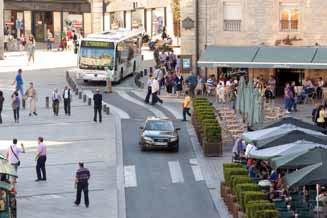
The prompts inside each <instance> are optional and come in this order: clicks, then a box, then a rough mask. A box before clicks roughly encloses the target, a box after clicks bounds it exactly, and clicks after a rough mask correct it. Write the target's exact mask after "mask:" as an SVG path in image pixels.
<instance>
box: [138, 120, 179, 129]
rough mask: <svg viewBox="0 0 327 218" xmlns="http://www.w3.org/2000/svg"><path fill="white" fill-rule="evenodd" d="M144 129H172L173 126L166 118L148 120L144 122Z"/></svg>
mask: <svg viewBox="0 0 327 218" xmlns="http://www.w3.org/2000/svg"><path fill="white" fill-rule="evenodd" d="M144 130H152V131H174V126H173V123H172V122H171V121H168V120H149V121H147V122H146V124H145V127H144Z"/></svg>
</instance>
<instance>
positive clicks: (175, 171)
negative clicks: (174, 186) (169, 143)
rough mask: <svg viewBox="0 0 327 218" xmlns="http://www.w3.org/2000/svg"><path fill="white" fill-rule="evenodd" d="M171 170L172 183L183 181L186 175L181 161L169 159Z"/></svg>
mask: <svg viewBox="0 0 327 218" xmlns="http://www.w3.org/2000/svg"><path fill="white" fill-rule="evenodd" d="M168 166H169V172H170V177H171V182H172V183H183V182H184V177H183V172H182V169H181V166H180V164H179V161H169V162H168Z"/></svg>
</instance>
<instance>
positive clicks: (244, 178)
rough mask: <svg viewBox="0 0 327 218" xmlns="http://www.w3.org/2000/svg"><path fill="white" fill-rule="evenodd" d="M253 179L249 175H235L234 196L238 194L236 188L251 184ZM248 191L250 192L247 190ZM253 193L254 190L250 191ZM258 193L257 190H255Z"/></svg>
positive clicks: (233, 183)
mask: <svg viewBox="0 0 327 218" xmlns="http://www.w3.org/2000/svg"><path fill="white" fill-rule="evenodd" d="M251 181H252V180H251V178H250V177H249V176H248V175H233V176H231V187H230V188H231V190H232V193H233V194H236V186H237V185H241V184H248V183H251ZM247 191H248V190H247ZM249 191H252V190H249ZM253 191H256V190H253Z"/></svg>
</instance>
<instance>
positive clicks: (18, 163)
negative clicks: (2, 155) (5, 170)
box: [10, 146, 20, 166]
mask: <svg viewBox="0 0 327 218" xmlns="http://www.w3.org/2000/svg"><path fill="white" fill-rule="evenodd" d="M10 149H11V152H12V153H13V154H14V155H15V157H16V159H17V160H18V162H17V166H20V160H19V158H18V156H17V154H16V153H15V152H14V150H13V149H12V147H11V146H10Z"/></svg>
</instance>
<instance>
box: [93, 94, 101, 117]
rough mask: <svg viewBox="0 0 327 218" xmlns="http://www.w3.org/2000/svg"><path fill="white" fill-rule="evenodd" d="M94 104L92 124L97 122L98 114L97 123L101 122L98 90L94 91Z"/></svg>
mask: <svg viewBox="0 0 327 218" xmlns="http://www.w3.org/2000/svg"><path fill="white" fill-rule="evenodd" d="M93 102H94V119H93V120H94V122H97V115H98V114H99V122H100V123H101V122H102V94H100V90H99V89H96V93H95V94H94V95H93Z"/></svg>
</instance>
